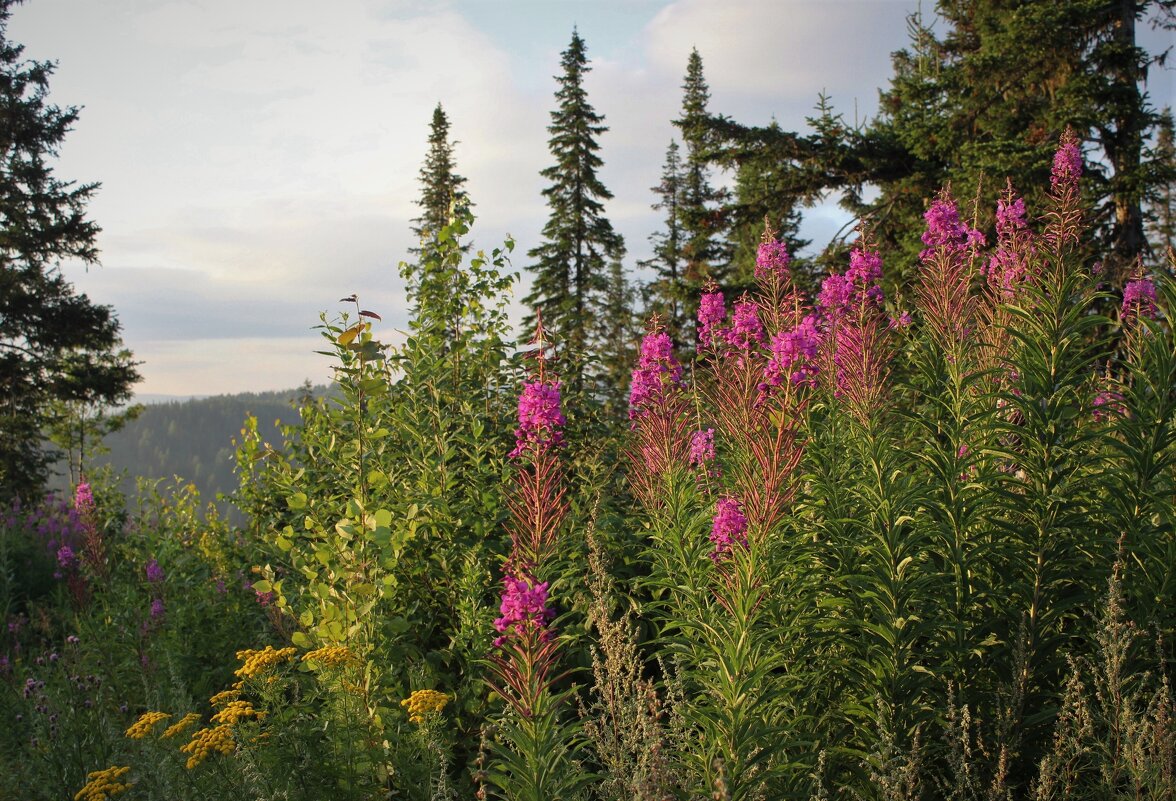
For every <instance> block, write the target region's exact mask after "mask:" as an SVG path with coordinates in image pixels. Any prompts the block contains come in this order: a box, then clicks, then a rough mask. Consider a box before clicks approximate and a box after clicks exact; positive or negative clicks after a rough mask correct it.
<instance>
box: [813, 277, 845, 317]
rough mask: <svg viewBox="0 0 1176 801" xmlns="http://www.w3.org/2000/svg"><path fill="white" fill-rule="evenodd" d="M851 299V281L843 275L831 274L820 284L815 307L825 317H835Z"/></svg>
mask: <svg viewBox="0 0 1176 801" xmlns="http://www.w3.org/2000/svg"><path fill="white" fill-rule="evenodd" d="M852 297H853V281H852V280H851V279H850V278H849V277H848V276H844V275H839V274H836V273H835V274H833V275H830V276H829V277H828V278H826V279H825V280H824V281H823V282H822V283H821V294H820V295H818V296H817V306H818V307H819V308H820V309H821V311H822V313H824V314H825V316H827V317H836V316H838V315H839V314H840V313H841V312H843V311H845V309H846V307H848V306H849V301H850V299H851V298H852Z"/></svg>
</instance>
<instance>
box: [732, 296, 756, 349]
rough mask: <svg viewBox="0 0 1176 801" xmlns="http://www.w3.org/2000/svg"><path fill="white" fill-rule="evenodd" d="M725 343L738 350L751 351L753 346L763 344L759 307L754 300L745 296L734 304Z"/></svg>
mask: <svg viewBox="0 0 1176 801" xmlns="http://www.w3.org/2000/svg"><path fill="white" fill-rule="evenodd" d="M727 342H728V344H730V345H731V346H732V347H734V348H738V349H739V350H751V349H752V346H753V345H762V344H764V326H763V323H761V322H760V318H759V307H758V306H757V305H756V302H755V301H754V300H751V299H749V298H747V297H746V296H745V297H744V298H743V300H740V301H739V302H738V303H736V304H735V311H734V313H732V315H731V329H730V330H729V331H728V332H727Z"/></svg>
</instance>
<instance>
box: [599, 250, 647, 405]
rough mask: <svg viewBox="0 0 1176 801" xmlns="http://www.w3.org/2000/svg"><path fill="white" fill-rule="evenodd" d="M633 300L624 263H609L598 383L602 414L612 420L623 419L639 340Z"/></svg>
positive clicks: (632, 290)
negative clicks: (599, 379)
mask: <svg viewBox="0 0 1176 801" xmlns="http://www.w3.org/2000/svg"><path fill="white" fill-rule="evenodd" d="M636 301H637V299H636V293H635V292H634V288H633V285H632V283H630V281H629V280H628V278H627V277H626V276H625V268H624V265H622V264H621V262H620V260H614V261H612V262H610V263H609V265H608V287H607V289H606V291H605V298H604V316H603V318H602V323H603V325H602V331H601V334H602V336H603V339H602V341H603V343H604V351H603V353H602V354H601V356H602V358H601V365H600V366H601V376H600V377H601V381H600V386H601V394H602V397H603V400H604V412H605V417H606V418H607V419H608V420H611V421H614V422H615V421H618V420H622V419H625V415H626V413H627V411H628V408H629V378H630V374H631V373H632V371H633V364H634V363H635V362H636V361H637V352H638V350H639V345H640V340H641V326H640V324H639V323H640V318H639V316H638V314H637V311H636V305H637V303H636Z"/></svg>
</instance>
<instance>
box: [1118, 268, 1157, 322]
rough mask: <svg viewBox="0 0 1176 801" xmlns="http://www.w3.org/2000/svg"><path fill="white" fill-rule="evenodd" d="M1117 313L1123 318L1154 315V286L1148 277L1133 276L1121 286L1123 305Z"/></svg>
mask: <svg viewBox="0 0 1176 801" xmlns="http://www.w3.org/2000/svg"><path fill="white" fill-rule="evenodd" d="M1119 313H1120V314H1121V315H1122V316H1123V318H1124V319H1127V318H1130V317H1134V316H1136V315H1142V316H1143V317H1155V315H1156V286H1155V284H1153V283H1152V282H1151V279H1150V278H1133V279H1131V280H1130V281H1128V282H1127V286H1125V287H1123V306H1122V308H1120V310H1119Z"/></svg>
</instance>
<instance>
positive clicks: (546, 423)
mask: <svg viewBox="0 0 1176 801" xmlns="http://www.w3.org/2000/svg"><path fill="white" fill-rule="evenodd" d="M560 404H561V398H560V385H559V382H558V381H550V382H549V381H528V382H527V383H525V384H523V391H522V393H521V394H520V395H519V427H518V428H517V429H516V430H515V447H514V450H513V451H511V452H510V458H512V459H517V458H519V457H520V456H522V455H523V454H525V453H526V452H527V451H528V450H531V449H532V448H534V449H535V450H536V451H543V450H546V449H548V448H551V447H557V446H560V445H563V444H564V439H563V427H564V426H565V425H567V420H566V419H565V418H564V415H563V412H562V411H560Z"/></svg>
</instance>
